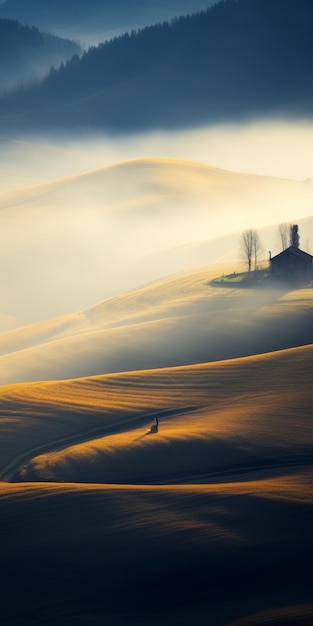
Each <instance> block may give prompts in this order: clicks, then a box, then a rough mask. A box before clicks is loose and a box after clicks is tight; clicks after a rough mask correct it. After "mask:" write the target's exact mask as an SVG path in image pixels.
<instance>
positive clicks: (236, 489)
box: [0, 346, 313, 626]
mask: <svg viewBox="0 0 313 626" xmlns="http://www.w3.org/2000/svg"><path fill="white" fill-rule="evenodd" d="M311 361H312V346H307V347H300V348H297V349H293V350H287V351H280V352H276V353H270V354H266V355H263V356H253V357H249V358H245V359H239V360H231V361H226V362H221V363H212V364H203V365H197V366H193V367H183V368H171V369H165V370H155V371H141V372H134V373H125V374H117V375H109V376H100V377H96V378H87V379H79V380H73V381H63V382H51V383H46V382H45V383H40V384H39V383H34V384H27V385H26V384H24V385H10V386H8V387H1V388H0V396H1V420H0V450H1V470H2V480H6V481H7V480H8V479H9V480H10V481H12V480H13V482H2V483H0V500H1V529H2V530H3V532H2V533H1V554H2V563H3V572H4V575H3V580H2V589H3V602H2V619H3V620H4V621H3V623H4V624H10V625H14V626H17V624H20V623H21V621H23V624H25V625H26V626H28V625H29V626H30V624H32V626H37V625H39V624H42V623H43V622H44V621H46V620H47V621H48V623H50V624H51V625H53V626H54V625H56V624H61V625H63V624H64V625H65V624H68V623H70V622H71V621H72V622H75V623H78V624H85V623H86V622H88V623H92V624H96V625H97V626H98V625H100V624H101V623H103V621H109V623H110V624H114V625H118V624H119V625H121V624H123V625H124V624H125V625H126V624H131V625H132V624H146V623H147V622H148V623H152V624H157V623H158V622H160V621H161V622H162V623H164V624H166V626H169V625H170V624H177V625H178V624H181V625H184V626H187V625H189V624H190V623H191V622H194V621H195V620H200V621H203V622H205V621H208V622H210V623H214V624H220V625H221V626H224V625H225V626H226V625H229V626H230V625H232V626H235V624H236V626H244V625H245V626H246V625H247V624H249V625H252V626H253V625H255V626H256V625H257V624H258V625H259V624H266V623H269V621H270V622H271V623H273V624H275V625H276V626H283V625H284V626H285V625H286V624H288V625H289V626H296V625H298V624H304V625H305V626H308V625H309V624H310V622H311V619H312V615H313V607H312V596H311V591H312V590H311V584H310V582H311V581H310V576H309V574H308V572H309V571H310V563H311V560H312V556H313V555H312V541H311V528H312V522H313V509H312V495H313V494H312V455H311V450H312V437H313V431H312V420H311V405H312V394H311V392H310V393H308V392H309V391H310V390H311V378H310V372H311ZM156 413H158V414H159V416H160V424H159V431H158V432H154V431H153V428H152V418H153V415H155V414H156ZM30 480H32V481H33V482H29V481H30ZM67 480H69V482H66V481H67ZM14 481H18V482H14ZM24 481H26V482H24ZM27 481H28V482H27ZM64 481H65V482H64ZM90 481H94V482H90ZM4 530H5V532H4ZM17 587H18V589H19V602H16V601H15V598H16V588H17ZM156 587H157V590H156ZM156 593H157V596H158V600H157V602H156V601H155V594H156Z"/></svg>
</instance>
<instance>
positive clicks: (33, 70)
mask: <svg viewBox="0 0 313 626" xmlns="http://www.w3.org/2000/svg"><path fill="white" fill-rule="evenodd" d="M78 53H80V47H79V46H78V45H77V44H76V43H74V42H72V41H69V40H66V39H61V38H60V37H55V36H53V35H48V34H45V33H41V32H40V31H39V30H38V28H36V27H34V26H33V27H29V26H24V25H22V24H20V23H19V22H18V21H17V20H8V19H0V86H1V88H2V89H6V88H8V87H10V88H11V87H13V86H14V85H17V84H21V83H25V82H26V83H27V82H28V81H30V80H32V81H33V80H34V79H38V78H42V77H43V75H44V74H47V73H48V71H49V69H50V67H51V66H52V65H54V66H59V65H60V64H61V63H62V62H63V61H66V60H67V59H70V58H71V57H72V56H73V55H74V54H78Z"/></svg>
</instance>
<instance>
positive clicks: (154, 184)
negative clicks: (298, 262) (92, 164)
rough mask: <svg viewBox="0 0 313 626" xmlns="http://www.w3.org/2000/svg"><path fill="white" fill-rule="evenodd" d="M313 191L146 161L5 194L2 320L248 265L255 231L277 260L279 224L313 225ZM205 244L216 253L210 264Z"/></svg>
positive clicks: (0, 209) (39, 315)
mask: <svg viewBox="0 0 313 626" xmlns="http://www.w3.org/2000/svg"><path fill="white" fill-rule="evenodd" d="M311 187H312V186H311V185H305V184H304V183H300V182H297V181H291V180H283V179H275V178H270V177H264V176H257V175H252V174H244V173H236V172H231V171H227V170H222V169H218V168H214V167H211V166H208V165H203V164H200V163H194V162H191V161H183V160H178V159H166V158H141V159H134V160H131V161H126V162H121V163H118V164H116V165H114V166H109V167H104V168H101V169H97V170H92V171H90V172H86V173H85V174H79V175H76V176H69V177H65V178H63V179H57V180H54V181H50V182H46V183H42V184H40V185H33V186H29V187H26V188H20V189H17V190H13V191H6V192H2V193H0V227H1V232H2V235H3V242H2V246H1V250H0V255H2V256H0V262H1V267H2V268H3V275H2V290H3V291H2V294H3V299H2V307H4V308H2V310H1V311H0V312H1V314H3V315H5V314H6V315H11V316H13V317H14V316H15V317H16V318H17V324H18V325H21V324H24V323H27V322H29V321H36V320H38V319H45V318H46V319H47V318H50V317H54V316H56V315H58V314H62V313H65V312H71V311H75V310H80V309H84V308H87V307H88V306H90V305H92V304H93V303H94V302H97V301H99V300H101V299H103V298H106V297H108V296H112V295H116V294H119V293H121V292H124V291H127V290H130V289H134V288H136V287H137V286H138V285H140V284H144V283H145V282H147V281H151V280H155V279H159V278H161V277H162V276H164V275H169V274H171V273H172V272H174V271H180V270H182V269H186V268H189V269H190V268H191V267H195V265H196V264H199V263H203V262H205V263H209V262H214V261H216V260H220V259H222V258H224V259H226V260H227V259H238V256H239V250H238V239H239V235H240V233H241V231H242V230H244V229H246V228H250V227H251V226H252V227H257V228H263V227H269V228H270V230H269V231H268V232H266V233H264V236H265V239H264V242H263V243H264V246H265V250H267V249H271V250H272V251H274V248H275V246H276V245H277V244H276V241H275V229H276V225H277V224H278V223H279V222H281V221H288V220H294V219H295V211H296V218H297V220H298V221H299V220H300V219H304V218H306V219H310V218H311V217H312V194H313V190H312V189H311ZM302 236H303V241H305V240H306V239H307V238H308V237H309V234H308V226H306V227H305V231H303V232H302ZM225 237H226V239H225ZM229 238H231V239H229ZM216 239H219V243H218V246H217V245H216ZM199 241H201V242H203V241H204V242H210V241H212V242H214V244H212V246H210V245H207V246H206V249H205V253H203V254H202V255H201V254H199V250H198V245H197V242H199ZM268 246H269V247H268ZM181 247H183V248H184V250H183V253H181ZM172 251H174V252H172ZM200 259H202V260H200Z"/></svg>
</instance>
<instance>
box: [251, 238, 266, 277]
mask: <svg viewBox="0 0 313 626" xmlns="http://www.w3.org/2000/svg"><path fill="white" fill-rule="evenodd" d="M252 232H253V256H254V271H255V272H256V270H257V269H258V258H259V256H260V255H261V254H262V252H263V246H262V242H261V239H260V235H259V233H258V232H257V231H256V230H254V231H252Z"/></svg>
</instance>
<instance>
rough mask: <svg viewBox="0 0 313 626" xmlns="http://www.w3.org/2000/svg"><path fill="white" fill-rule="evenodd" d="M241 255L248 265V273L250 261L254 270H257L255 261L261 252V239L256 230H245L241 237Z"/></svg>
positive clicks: (250, 265)
mask: <svg viewBox="0 0 313 626" xmlns="http://www.w3.org/2000/svg"><path fill="white" fill-rule="evenodd" d="M240 243H241V254H242V257H243V258H244V260H245V261H246V263H247V265H248V271H249V272H251V267H252V260H254V269H255V270H256V269H257V260H258V258H259V256H260V254H261V252H262V251H263V246H262V243H261V239H260V237H259V234H258V232H257V231H256V230H252V229H250V230H245V231H244V232H243V233H242V235H241V240H240Z"/></svg>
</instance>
